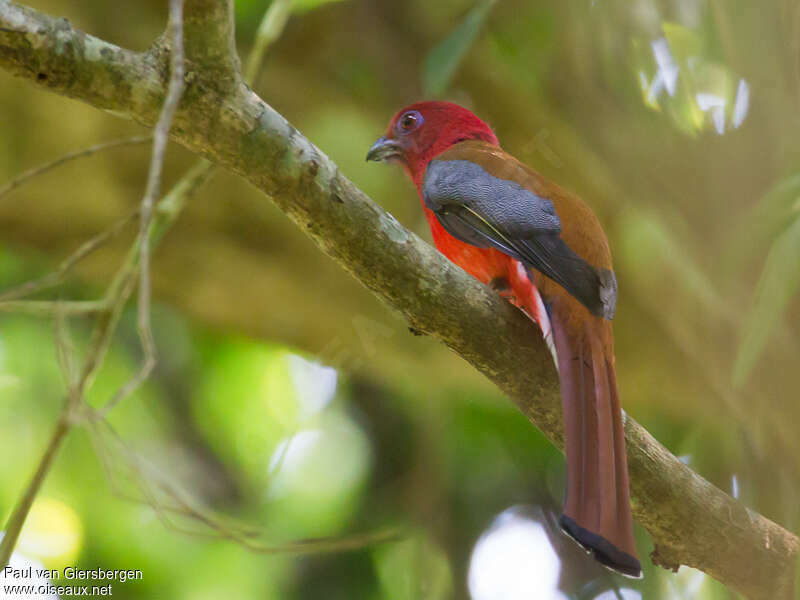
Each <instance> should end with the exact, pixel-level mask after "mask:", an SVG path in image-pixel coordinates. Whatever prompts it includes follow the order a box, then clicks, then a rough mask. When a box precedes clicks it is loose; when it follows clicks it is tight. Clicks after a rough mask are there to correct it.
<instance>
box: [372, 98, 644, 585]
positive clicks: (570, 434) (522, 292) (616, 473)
mask: <svg viewBox="0 0 800 600" xmlns="http://www.w3.org/2000/svg"><path fill="white" fill-rule="evenodd" d="M367 160H368V161H379V162H392V163H399V164H400V165H402V167H403V169H404V170H405V172H406V174H407V175H408V176H409V177H410V178H411V180H412V182H413V183H414V185H415V187H416V188H417V192H418V193H419V197H420V200H421V203H422V208H423V210H424V212H425V217H426V219H427V221H428V224H429V226H430V230H431V235H432V237H433V242H434V244H435V246H436V248H437V249H438V250H439V251H440V252H441V253H442V254H444V255H445V256H446V257H447V258H449V259H450V260H451V261H452V262H454V263H455V264H457V265H458V266H460V267H461V268H462V269H464V270H465V271H466V272H467V273H469V274H470V275H472V276H473V277H475V278H476V279H478V280H479V281H481V282H482V283H484V284H486V285H488V286H490V287H491V288H493V289H494V290H496V291H497V292H498V293H499V294H500V295H502V296H503V297H504V298H506V299H507V300H508V301H510V302H511V303H512V304H514V305H515V306H517V307H518V308H519V309H521V310H522V311H524V312H525V313H526V314H527V315H528V316H529V317H530V318H531V319H532V320H534V321H536V322H537V323H538V324H539V327H540V329H541V331H542V334H543V336H544V338H545V341H546V343H547V345H548V348H549V349H550V351H551V352H552V354H553V358H554V361H555V364H556V368H557V370H558V377H559V384H560V389H561V399H562V409H563V417H564V419H563V420H564V434H565V448H566V452H565V454H566V470H567V485H566V494H565V499H564V504H563V509H562V514H561V516H560V518H559V525H560V527H561V529H562V531H563V532H564V533H566V534H567V535H568V536H570V537H571V538H572V539H573V540H574V541H576V542H577V543H578V544H580V545H581V546H582V547H583V548H584V550H586V551H587V552H589V553H591V554H592V555H593V556H594V558H595V560H597V561H598V562H599V563H600V564H602V565H603V566H605V567H607V568H609V569H611V570H613V571H616V572H617V573H620V574H622V575H625V576H627V577H631V578H640V577H641V576H642V567H641V563H640V562H639V559H638V556H637V553H636V544H635V541H634V537H633V517H632V514H631V505H630V491H629V476H628V467H627V458H626V452H625V434H624V430H623V416H622V409H621V406H620V400H619V392H618V389H617V381H616V373H615V359H614V339H613V331H612V326H611V320H612V319H613V317H614V312H615V310H616V303H617V281H616V277H615V275H614V270H613V266H612V261H611V251H610V249H609V244H608V240H607V238H606V235H605V233H604V231H603V228H602V226H601V224H600V222H599V220H598V218H597V216H596V215H595V214H594V212H592V210H591V209H590V208H589V207H588V206H587V205H586V204H585V203H584V202H583V201H582V200H581V199H580V198H578V196H577V195H575V194H574V193H571V192H569V191H567V190H566V189H564V188H562V187H560V186H558V185H557V184H555V183H553V182H551V181H549V180H547V179H546V178H544V177H543V176H542V175H540V174H539V173H538V172H536V171H535V170H533V169H532V168H530V167H529V166H527V165H525V164H523V163H522V162H520V161H519V160H517V159H516V158H514V157H513V156H512V155H511V154H509V153H508V152H505V151H504V150H503V149H502V148H501V147H500V143H499V141H498V139H497V136H496V135H495V133H494V131H493V130H492V128H491V127H490V126H489V125H488V124H487V123H486V122H484V121H483V120H481V119H480V118H479V117H477V116H476V115H475V114H473V113H472V112H471V111H470V110H468V109H466V108H464V107H462V106H459V105H457V104H454V103H452V102H443V101H424V102H417V103H415V104H412V105H410V106H407V107H405V108H403V109H402V110H400V111H398V112H397V113H396V114H395V115H394V116H393V117H392V119H391V121H390V122H389V126H388V128H387V130H386V133H385V134H384V135H383V136H382V137H380V138H379V139H378V140H377V141H376V142H375V143H374V144H373V145H372V147H371V148H370V149H369V152H368V153H367Z"/></svg>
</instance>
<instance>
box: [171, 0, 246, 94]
mask: <svg viewBox="0 0 800 600" xmlns="http://www.w3.org/2000/svg"><path fill="white" fill-rule="evenodd" d="M183 30H184V34H185V36H186V41H185V45H186V60H187V61H188V62H191V63H195V64H196V65H198V66H199V65H202V68H203V70H204V71H207V72H208V71H213V72H214V74H215V79H217V81H218V82H220V83H223V82H224V85H232V84H234V83H235V82H236V81H237V80H238V77H239V69H240V65H239V55H238V54H237V53H236V39H235V31H234V17H233V0H186V5H185V7H184V19H183Z"/></svg>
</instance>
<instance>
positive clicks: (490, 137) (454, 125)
mask: <svg viewBox="0 0 800 600" xmlns="http://www.w3.org/2000/svg"><path fill="white" fill-rule="evenodd" d="M464 140H483V141H486V142H489V143H490V144H498V141H497V137H496V136H495V135H494V132H493V131H492V128H491V127H489V125H487V124H486V123H484V122H483V121H481V120H480V119H479V118H478V117H476V116H475V115H474V114H472V113H471V112H470V111H468V110H467V109H466V108H463V107H461V106H459V105H458V104H453V103H452V102H417V103H416V104H412V105H410V106H406V107H405V108H404V109H402V110H401V111H399V112H398V113H397V114H396V115H395V116H394V117H393V118H392V120H391V121H390V122H389V128H388V129H387V131H386V135H385V136H383V137H382V138H380V139H379V140H378V141H377V142H375V144H374V145H373V146H372V148H370V150H369V153H368V154H367V160H392V159H394V160H399V161H401V162H402V163H403V166H404V167H405V168H406V171H408V174H409V175H410V176H411V178H412V179H413V180H414V183H416V184H418V185H419V183H420V182H421V181H422V176H423V174H424V173H425V168H426V167H427V166H428V162H430V160H431V159H432V158H434V157H435V156H436V155H438V154H441V153H442V152H444V151H445V150H447V149H448V148H449V147H450V146H452V145H453V144H456V143H458V142H462V141H464Z"/></svg>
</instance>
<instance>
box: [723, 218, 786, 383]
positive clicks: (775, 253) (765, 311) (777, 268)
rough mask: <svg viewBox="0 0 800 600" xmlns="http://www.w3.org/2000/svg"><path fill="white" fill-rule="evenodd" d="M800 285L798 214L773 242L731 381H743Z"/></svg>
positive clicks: (746, 323)
mask: <svg viewBox="0 0 800 600" xmlns="http://www.w3.org/2000/svg"><path fill="white" fill-rule="evenodd" d="M798 285H800V218H797V219H795V221H794V222H793V223H792V224H791V225H790V226H789V227H788V228H787V229H786V231H784V232H783V233H782V234H781V235H780V236H779V237H778V238H777V239H776V240H775V243H774V244H773V245H772V248H771V250H770V252H769V255H768V256H767V262H766V264H765V265H764V270H763V271H762V273H761V279H760V280H759V282H758V289H757V292H756V294H757V298H756V305H755V307H754V308H753V310H752V312H751V313H750V314H749V315H748V317H747V320H746V322H745V326H744V333H743V335H742V341H741V345H740V346H739V352H738V354H737V356H736V362H735V364H734V368H733V385H734V386H736V387H739V386H742V385H744V383H745V382H746V381H747V379H748V377H749V375H750V372H751V371H752V369H753V367H754V366H755V364H756V361H757V360H758V358H759V357H760V356H761V354H762V352H763V351H764V348H765V347H766V345H767V341H769V338H770V336H771V334H772V333H773V330H774V329H775V326H776V325H777V324H778V323H779V322H780V320H781V317H782V316H783V313H784V311H785V310H786V307H787V305H788V304H789V300H791V298H792V297H793V296H794V295H795V293H796V292H797V288H798Z"/></svg>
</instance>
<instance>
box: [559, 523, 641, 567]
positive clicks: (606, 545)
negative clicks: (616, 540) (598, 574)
mask: <svg viewBox="0 0 800 600" xmlns="http://www.w3.org/2000/svg"><path fill="white" fill-rule="evenodd" d="M558 524H559V525H560V526H561V529H562V531H564V533H566V534H567V535H568V536H569V537H571V538H572V539H573V540H575V541H576V542H578V544H580V545H581V546H583V548H584V549H585V550H586V551H587V552H591V553H592V554H593V555H594V558H595V560H596V561H597V562H599V563H600V564H601V565H603V566H604V567H606V568H608V569H611V570H612V571H615V572H616V573H619V574H620V575H624V576H625V577H630V578H631V579H641V578H642V564H641V563H640V562H639V560H638V559H637V558H636V557H635V556H631V555H630V554H628V553H627V552H623V551H622V550H620V549H619V548H617V547H616V546H615V545H614V544H612V543H611V542H609V541H608V540H607V539H606V538H604V537H603V536H601V535H598V534H596V533H592V532H591V531H589V530H588V529H584V528H583V527H581V526H580V525H578V524H577V523H576V522H575V521H573V520H572V519H571V518H570V517H568V516H567V515H561V518H560V519H559V520H558Z"/></svg>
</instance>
